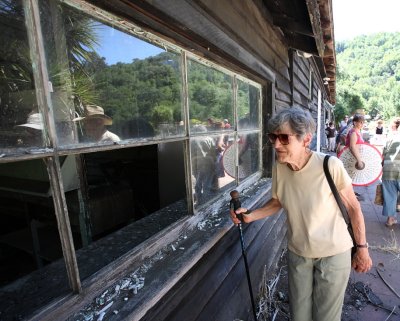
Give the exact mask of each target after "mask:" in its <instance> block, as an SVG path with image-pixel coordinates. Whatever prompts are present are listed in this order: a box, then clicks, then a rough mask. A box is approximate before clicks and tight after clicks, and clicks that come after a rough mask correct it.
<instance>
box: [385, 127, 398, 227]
mask: <svg viewBox="0 0 400 321" xmlns="http://www.w3.org/2000/svg"><path fill="white" fill-rule="evenodd" d="M399 125H400V121H399V120H395V121H393V122H392V125H391V128H392V130H391V132H390V133H389V135H388V140H387V142H386V146H385V148H384V149H383V172H382V194H383V209H382V215H383V216H387V220H386V226H388V227H392V226H393V225H395V224H397V213H396V208H397V196H398V193H399V192H400V132H399Z"/></svg>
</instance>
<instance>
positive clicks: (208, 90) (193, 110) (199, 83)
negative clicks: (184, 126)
mask: <svg viewBox="0 0 400 321" xmlns="http://www.w3.org/2000/svg"><path fill="white" fill-rule="evenodd" d="M188 79H189V80H188V82H189V83H188V86H189V117H190V123H191V128H193V127H194V126H196V125H204V126H206V128H207V130H208V131H220V130H223V129H231V128H232V129H233V128H234V126H233V91H232V77H231V76H230V75H228V74H224V73H223V72H221V71H219V70H216V69H214V68H211V67H210V66H205V65H202V64H200V63H198V62H196V61H193V60H189V61H188Z"/></svg>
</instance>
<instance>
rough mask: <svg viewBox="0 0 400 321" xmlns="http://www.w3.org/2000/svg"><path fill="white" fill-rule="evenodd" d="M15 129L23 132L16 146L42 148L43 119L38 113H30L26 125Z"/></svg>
mask: <svg viewBox="0 0 400 321" xmlns="http://www.w3.org/2000/svg"><path fill="white" fill-rule="evenodd" d="M16 128H20V129H24V130H25V133H24V135H23V137H20V138H18V140H17V145H19V146H24V147H28V146H43V119H42V115H41V114H40V113H36V112H32V113H30V114H29V115H28V118H27V120H26V123H25V124H21V125H17V126H16Z"/></svg>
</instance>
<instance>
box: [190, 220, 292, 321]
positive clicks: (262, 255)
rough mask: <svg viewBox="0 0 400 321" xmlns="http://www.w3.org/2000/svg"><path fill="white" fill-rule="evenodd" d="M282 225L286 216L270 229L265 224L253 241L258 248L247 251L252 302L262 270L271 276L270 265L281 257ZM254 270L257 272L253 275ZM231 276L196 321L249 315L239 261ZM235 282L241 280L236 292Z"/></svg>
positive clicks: (249, 308) (271, 267) (271, 268)
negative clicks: (226, 302) (227, 302)
mask: <svg viewBox="0 0 400 321" xmlns="http://www.w3.org/2000/svg"><path fill="white" fill-rule="evenodd" d="M285 222H286V216H285V215H284V214H281V215H279V216H278V217H276V219H275V220H274V224H269V226H268V225H267V224H264V228H263V229H262V230H260V231H259V232H258V235H257V237H256V238H255V239H254V240H253V242H254V243H255V244H256V245H257V247H256V246H254V244H253V245H249V247H248V252H247V259H248V262H249V265H251V266H252V267H253V269H251V271H250V276H251V283H252V288H253V296H254V298H255V300H257V297H258V293H259V290H260V287H261V281H262V275H263V272H264V268H265V267H267V271H268V272H270V273H271V274H272V273H273V270H274V269H273V264H272V261H273V260H274V259H275V257H276V256H277V255H278V256H279V255H280V253H281V250H282V244H283V243H284V239H285V233H279V231H281V230H282V228H283V226H285ZM271 227H273V229H271ZM264 229H265V230H264ZM283 232H284V231H283ZM239 246H240V245H239ZM255 268H256V271H254V270H255ZM231 273H232V275H229V280H227V282H225V284H224V287H221V288H219V289H218V291H217V292H216V293H214V295H213V296H212V300H211V301H210V302H208V304H207V305H206V306H205V309H204V311H203V313H202V315H201V316H200V317H199V318H197V319H195V320H196V321H210V320H212V321H219V320H234V319H236V318H240V319H243V320H246V319H248V317H249V316H251V315H252V306H251V300H250V294H249V289H248V283H247V278H246V273H245V267H244V263H243V260H242V259H241V260H239V261H238V262H237V264H236V266H235V269H234V270H233V271H232V272H231ZM234 280H241V283H240V284H239V286H238V287H237V288H236V289H234V288H233V286H232V285H233V284H234ZM227 288H228V289H229V290H228V289H227ZM227 298H229V304H224V305H222V304H221V302H225V301H226V300H227ZM256 306H257V301H256ZM233 307H240V308H239V309H237V308H233Z"/></svg>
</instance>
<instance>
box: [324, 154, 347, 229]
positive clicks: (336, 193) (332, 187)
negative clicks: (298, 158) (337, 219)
mask: <svg viewBox="0 0 400 321" xmlns="http://www.w3.org/2000/svg"><path fill="white" fill-rule="evenodd" d="M329 157H330V155H325V158H324V172H325V176H326V179H327V180H328V183H329V186H330V187H331V190H332V193H333V196H335V199H336V202H337V204H338V206H339V208H340V211H341V212H342V215H343V218H344V220H345V221H346V224H347V225H349V224H350V218H349V214H348V213H347V209H346V207H345V206H344V204H343V202H342V199H341V198H340V195H339V193H338V190H337V188H336V185H335V183H334V182H333V179H332V176H331V173H330V172H329V168H328V160H329Z"/></svg>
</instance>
